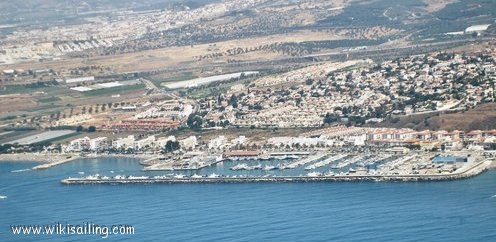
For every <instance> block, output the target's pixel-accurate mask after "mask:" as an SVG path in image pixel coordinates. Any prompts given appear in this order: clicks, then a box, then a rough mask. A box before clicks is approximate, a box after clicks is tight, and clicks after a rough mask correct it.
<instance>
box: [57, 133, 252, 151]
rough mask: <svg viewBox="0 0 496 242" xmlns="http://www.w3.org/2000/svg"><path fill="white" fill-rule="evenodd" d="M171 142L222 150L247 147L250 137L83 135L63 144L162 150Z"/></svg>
mask: <svg viewBox="0 0 496 242" xmlns="http://www.w3.org/2000/svg"><path fill="white" fill-rule="evenodd" d="M169 142H177V144H178V147H179V149H180V150H182V151H194V150H202V151H211V152H222V151H226V150H231V149H234V150H237V149H240V148H246V147H245V146H244V145H246V144H247V142H248V139H247V138H246V137H245V136H239V137H237V138H234V139H231V140H229V139H228V138H226V137H225V136H219V137H217V138H214V139H211V140H209V141H207V142H200V141H199V140H198V138H197V137H196V136H189V137H186V138H184V139H176V137H175V136H167V137H162V138H157V137H155V136H154V135H150V136H147V137H143V138H141V139H137V138H136V137H135V136H134V135H129V136H127V137H122V138H118V139H114V140H112V139H110V138H108V137H97V138H89V137H83V138H78V139H74V140H72V141H70V142H69V143H68V144H65V145H63V150H64V151H66V152H103V151H115V152H122V151H133V152H145V151H162V150H163V149H164V148H165V147H166V145H167V144H168V143H169Z"/></svg>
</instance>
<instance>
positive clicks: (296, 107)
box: [201, 53, 496, 128]
mask: <svg viewBox="0 0 496 242" xmlns="http://www.w3.org/2000/svg"><path fill="white" fill-rule="evenodd" d="M345 66H346V65H345ZM330 68H331V67H330V66H329V65H315V66H312V67H306V68H303V69H301V70H298V71H292V72H289V73H285V74H282V75H277V76H271V77H264V78H261V79H260V80H256V81H255V87H252V88H248V90H247V91H243V92H241V93H232V94H229V95H234V96H235V100H236V103H235V104H233V103H232V102H230V100H232V96H229V95H228V96H226V97H224V98H222V99H220V98H219V97H211V98H209V99H207V100H205V101H202V103H201V107H202V108H203V109H204V110H205V113H208V115H209V116H207V117H206V119H207V120H206V122H205V123H208V121H209V120H210V119H214V118H217V117H221V118H224V119H226V120H228V121H229V122H230V123H231V124H234V125H238V126H256V127H284V128H288V127H319V126H322V124H324V123H333V122H335V121H341V122H347V121H353V123H355V124H356V123H358V124H363V123H366V122H368V121H371V120H379V121H380V119H381V118H386V117H391V116H394V115H408V114H413V113H416V114H418V113H428V112H438V111H443V110H457V109H458V110H461V109H465V108H471V107H474V106H475V105H477V104H479V103H484V102H494V100H495V92H494V88H495V81H496V61H495V58H494V57H493V56H490V55H479V56H462V55H456V54H445V53H439V54H433V55H419V56H412V57H405V58H397V59H395V60H392V61H386V62H383V63H380V64H378V65H368V66H367V67H361V68H356V69H353V70H339V71H333V70H330ZM326 115H327V116H328V117H327V119H326ZM378 118H379V119H378ZM214 121H215V120H214Z"/></svg>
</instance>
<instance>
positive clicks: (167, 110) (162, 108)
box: [102, 100, 194, 131]
mask: <svg viewBox="0 0 496 242" xmlns="http://www.w3.org/2000/svg"><path fill="white" fill-rule="evenodd" d="M123 108H124V109H123ZM193 108H194V107H193V105H191V104H189V103H186V102H183V101H180V100H166V101H161V102H157V103H153V104H152V103H150V102H147V103H145V104H143V105H141V106H140V107H139V109H138V107H136V106H133V107H121V108H120V109H119V110H114V111H124V112H133V113H136V114H134V115H133V116H132V117H131V118H127V119H122V120H117V121H112V122H109V123H108V124H106V125H104V126H103V127H102V128H103V129H110V130H119V131H122V130H134V131H150V130H154V131H161V130H167V129H173V128H177V127H179V126H181V125H182V124H183V123H184V122H185V121H186V119H187V118H188V116H189V115H190V114H191V113H193Z"/></svg>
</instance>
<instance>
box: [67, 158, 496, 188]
mask: <svg viewBox="0 0 496 242" xmlns="http://www.w3.org/2000/svg"><path fill="white" fill-rule="evenodd" d="M490 168H494V164H493V161H492V160H484V161H482V162H477V163H474V164H473V165H471V166H468V167H467V168H466V169H463V170H461V171H460V172H454V173H450V174H430V175H342V176H270V177H268V176H263V177H223V176H216V177H198V178H196V177H195V178H193V177H126V178H95V177H91V178H67V179H64V180H62V181H61V183H62V184H67V185H76V184H80V185H82V184H154V183H164V184H187V183H288V182H295V183H297V182H353V181H369V182H378V181H389V182H420V181H451V180H458V179H465V178H470V177H473V176H476V175H479V174H481V173H482V172H484V171H486V170H488V169H490Z"/></svg>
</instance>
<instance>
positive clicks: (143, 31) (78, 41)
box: [0, 0, 267, 64]
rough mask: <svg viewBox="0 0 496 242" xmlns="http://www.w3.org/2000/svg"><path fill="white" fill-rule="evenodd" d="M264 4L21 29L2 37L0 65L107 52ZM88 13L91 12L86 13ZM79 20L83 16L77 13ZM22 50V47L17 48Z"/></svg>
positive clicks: (124, 13) (117, 14)
mask: <svg viewBox="0 0 496 242" xmlns="http://www.w3.org/2000/svg"><path fill="white" fill-rule="evenodd" d="M264 1H267V0H235V1H220V2H216V3H211V4H207V5H204V6H202V7H198V8H194V9H190V8H189V7H187V6H185V7H184V8H183V9H180V10H179V9H157V10H151V11H133V10H116V11H112V14H111V15H110V16H107V15H101V16H98V15H97V16H94V15H93V14H91V15H88V17H86V18H85V20H84V21H82V22H85V23H83V24H75V25H56V26H52V27H48V28H43V29H41V28H39V29H38V28H36V29H27V30H26V29H23V30H20V31H14V32H13V33H11V34H8V35H6V36H5V38H4V39H3V40H2V41H1V43H0V64H1V63H4V64H12V63H17V62H22V61H32V60H44V59H46V60H49V59H55V58H59V57H60V56H61V55H64V54H66V53H71V52H79V51H84V50H89V49H97V48H108V47H112V46H114V45H119V44H123V43H125V42H126V41H129V40H135V39H138V38H140V37H143V36H145V35H147V34H150V33H159V32H160V31H165V30H169V29H173V28H178V27H181V26H184V25H187V24H192V23H196V22H200V21H201V20H202V19H210V18H213V17H216V16H222V15H224V14H225V13H227V12H230V11H235V10H240V9H245V8H248V7H250V6H254V5H255V4H259V3H261V2H264ZM89 11H90V12H91V10H89ZM80 15H81V16H83V15H84V13H80ZM20 46H21V47H20Z"/></svg>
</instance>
